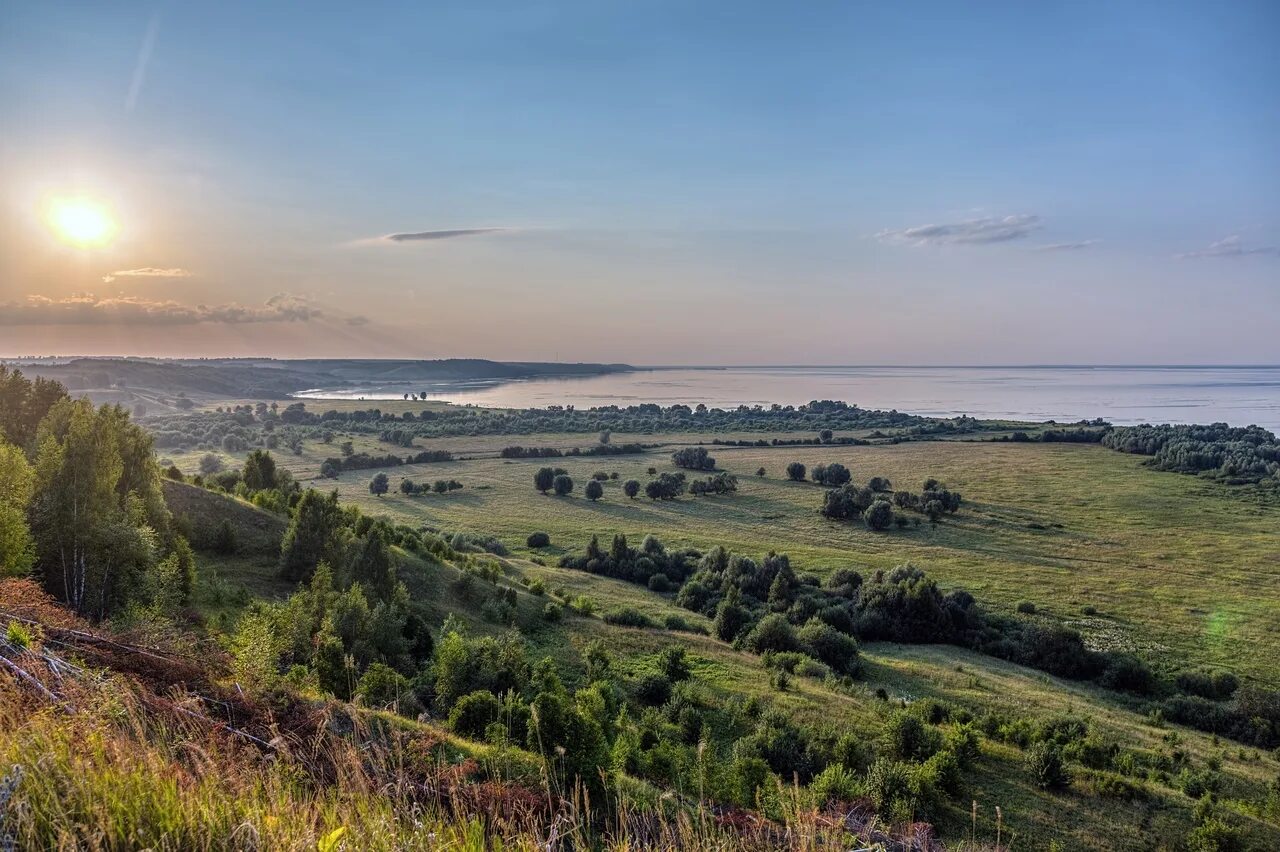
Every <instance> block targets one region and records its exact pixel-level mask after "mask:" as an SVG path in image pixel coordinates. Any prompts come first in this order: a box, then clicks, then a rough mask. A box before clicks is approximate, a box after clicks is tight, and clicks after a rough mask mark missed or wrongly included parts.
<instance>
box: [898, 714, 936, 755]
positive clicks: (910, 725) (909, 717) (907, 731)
mask: <svg viewBox="0 0 1280 852" xmlns="http://www.w3.org/2000/svg"><path fill="white" fill-rule="evenodd" d="M886 735H887V737H888V740H889V751H890V753H891V754H893V755H894V756H895V757H899V758H901V759H903V760H926V759H928V758H929V757H931V756H932V755H933V753H934V752H936V751H937V750H938V749H939V748H941V747H942V736H941V735H940V734H939V733H938V732H937V731H936V730H934V729H933V728H931V727H929V726H928V725H926V724H925V723H924V722H922V721H921V720H920V717H919V716H916V715H915V714H913V713H907V712H899V713H895V714H894V715H893V716H892V717H890V719H889V724H888V726H887V727H886Z"/></svg>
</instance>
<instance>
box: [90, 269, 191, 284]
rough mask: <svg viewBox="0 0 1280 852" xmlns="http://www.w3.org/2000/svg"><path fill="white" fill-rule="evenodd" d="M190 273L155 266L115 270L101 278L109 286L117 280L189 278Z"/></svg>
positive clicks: (188, 271)
mask: <svg viewBox="0 0 1280 852" xmlns="http://www.w3.org/2000/svg"><path fill="white" fill-rule="evenodd" d="M190 277H191V272H190V270H187V269H181V268H179V267H176V266H173V267H168V268H161V267H156V266H143V267H141V268H139V269H117V270H116V271H115V272H109V273H107V274H106V275H104V276H102V283H103V284H110V283H111V282H112V281H115V280H116V279H117V278H190Z"/></svg>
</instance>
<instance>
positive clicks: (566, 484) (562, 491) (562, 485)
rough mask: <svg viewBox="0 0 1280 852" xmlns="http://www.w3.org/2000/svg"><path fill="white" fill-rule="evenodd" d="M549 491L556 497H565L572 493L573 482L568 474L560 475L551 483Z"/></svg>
mask: <svg viewBox="0 0 1280 852" xmlns="http://www.w3.org/2000/svg"><path fill="white" fill-rule="evenodd" d="M551 489H552V490H553V491H555V492H556V496H557V497H565V496H568V495H569V494H572V493H573V480H572V479H571V478H570V477H569V474H567V473H562V474H560V475H558V476H557V477H556V478H555V479H554V480H552V481H551Z"/></svg>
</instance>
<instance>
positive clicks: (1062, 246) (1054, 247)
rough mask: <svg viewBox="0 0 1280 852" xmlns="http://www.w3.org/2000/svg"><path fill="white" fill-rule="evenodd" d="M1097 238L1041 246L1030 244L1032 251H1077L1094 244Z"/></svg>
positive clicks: (1096, 242)
mask: <svg viewBox="0 0 1280 852" xmlns="http://www.w3.org/2000/svg"><path fill="white" fill-rule="evenodd" d="M1097 244H1098V241H1097V240H1080V241H1079V242H1074V243H1049V244H1048V245H1043V246H1032V248H1031V250H1032V251H1079V250H1080V249H1087V248H1089V247H1090V246H1096V245H1097Z"/></svg>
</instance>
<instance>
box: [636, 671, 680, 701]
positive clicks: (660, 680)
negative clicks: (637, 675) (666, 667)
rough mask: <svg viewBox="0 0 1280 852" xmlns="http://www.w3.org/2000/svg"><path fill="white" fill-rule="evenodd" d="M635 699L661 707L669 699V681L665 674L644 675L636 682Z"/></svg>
mask: <svg viewBox="0 0 1280 852" xmlns="http://www.w3.org/2000/svg"><path fill="white" fill-rule="evenodd" d="M636 700H637V701H639V702H640V703H641V704H646V705H648V706H650V707H661V706H662V705H663V704H666V703H667V702H668V701H670V700H671V681H670V680H669V679H668V678H667V676H666V675H660V674H651V675H645V676H644V677H642V678H641V679H640V681H639V683H637V684H636Z"/></svg>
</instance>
